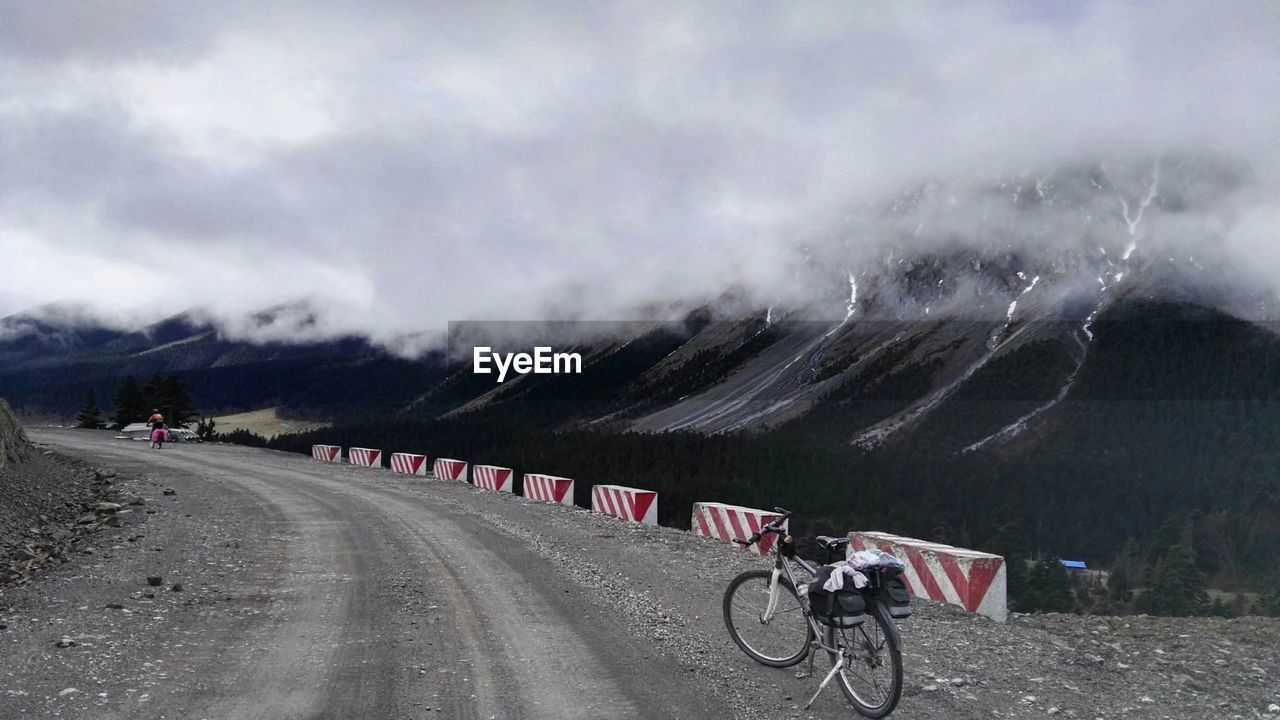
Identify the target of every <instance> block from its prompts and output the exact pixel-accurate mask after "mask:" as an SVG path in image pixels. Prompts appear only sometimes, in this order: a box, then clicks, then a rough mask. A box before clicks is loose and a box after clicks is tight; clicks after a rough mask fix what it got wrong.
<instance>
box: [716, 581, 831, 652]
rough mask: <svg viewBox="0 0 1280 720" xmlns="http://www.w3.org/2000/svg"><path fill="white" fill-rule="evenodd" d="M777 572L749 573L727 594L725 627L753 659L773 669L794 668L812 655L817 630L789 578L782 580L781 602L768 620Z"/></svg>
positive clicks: (725, 593) (779, 593) (726, 590)
mask: <svg viewBox="0 0 1280 720" xmlns="http://www.w3.org/2000/svg"><path fill="white" fill-rule="evenodd" d="M772 577H773V573H772V572H770V571H767V570H748V571H747V572H744V573H742V574H741V575H739V576H738V577H736V578H734V579H733V581H732V582H730V583H729V587H728V588H726V589H725V591H724V624H725V627H727V628H728V629H729V637H731V638H733V641H734V642H735V643H737V644H738V647H740V648H742V652H744V653H746V654H747V655H748V656H749V657H750V658H751V659H752V660H755V661H756V662H758V663H761V664H763V665H768V666H770V667H778V668H783V667H791V666H792V665H795V664H796V663H799V662H800V661H801V660H804V658H805V656H806V655H808V654H809V643H810V641H811V640H812V639H813V629H812V628H810V627H809V621H808V619H806V618H805V616H804V611H803V610H802V609H801V606H800V596H799V595H797V594H796V590H795V588H793V587H792V586H791V583H790V582H788V581H787V579H786V578H785V577H780V578H778V603H777V606H776V607H775V608H774V612H773V615H772V616H771V617H770V618H768V620H767V621H766V620H765V618H764V613H765V610H766V609H768V606H769V581H770V579H771V578H772Z"/></svg>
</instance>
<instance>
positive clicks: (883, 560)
mask: <svg viewBox="0 0 1280 720" xmlns="http://www.w3.org/2000/svg"><path fill="white" fill-rule="evenodd" d="M848 562H849V564H850V565H852V566H853V567H855V568H857V569H858V570H865V569H866V568H871V567H879V566H885V567H903V565H902V561H901V560H899V559H898V558H896V557H894V556H893V555H890V554H889V553H887V552H885V551H883V550H859V551H858V552H856V553H853V554H851V555H850V556H849V560H848Z"/></svg>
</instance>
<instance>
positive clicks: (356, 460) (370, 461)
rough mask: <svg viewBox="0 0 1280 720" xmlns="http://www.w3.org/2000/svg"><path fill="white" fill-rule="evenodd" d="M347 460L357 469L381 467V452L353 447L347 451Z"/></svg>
mask: <svg viewBox="0 0 1280 720" xmlns="http://www.w3.org/2000/svg"><path fill="white" fill-rule="evenodd" d="M347 458H348V459H349V460H351V464H352V465H357V466H359V467H382V451H381V450H374V449H373V448H358V447H353V448H351V449H350V450H348V451H347Z"/></svg>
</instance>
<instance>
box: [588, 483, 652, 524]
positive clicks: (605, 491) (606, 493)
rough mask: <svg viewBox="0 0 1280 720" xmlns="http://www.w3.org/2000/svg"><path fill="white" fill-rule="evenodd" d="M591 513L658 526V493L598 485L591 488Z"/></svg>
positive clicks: (618, 486) (619, 486)
mask: <svg viewBox="0 0 1280 720" xmlns="http://www.w3.org/2000/svg"><path fill="white" fill-rule="evenodd" d="M591 512H598V513H603V514H605V515H612V516H614V517H616V518H622V519H623V520H630V521H631V522H638V523H642V524H644V525H657V524H658V493H656V492H653V491H652V490H640V489H638V488H629V487H622V486H621V485H596V486H595V487H593V488H591Z"/></svg>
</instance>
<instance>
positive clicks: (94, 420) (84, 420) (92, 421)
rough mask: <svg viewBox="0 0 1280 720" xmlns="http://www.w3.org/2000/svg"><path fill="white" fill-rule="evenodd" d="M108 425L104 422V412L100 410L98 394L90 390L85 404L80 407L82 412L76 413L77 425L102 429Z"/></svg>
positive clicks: (91, 428)
mask: <svg viewBox="0 0 1280 720" xmlns="http://www.w3.org/2000/svg"><path fill="white" fill-rule="evenodd" d="M106 426H107V425H106V423H104V422H102V414H101V412H100V411H99V410H98V395H97V393H95V392H93V391H92V390H90V391H89V396H88V397H87V398H85V401H84V405H83V406H81V408H80V412H79V413H77V414H76V427H78V428H88V429H90V430H101V429H102V428H104V427H106Z"/></svg>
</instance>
